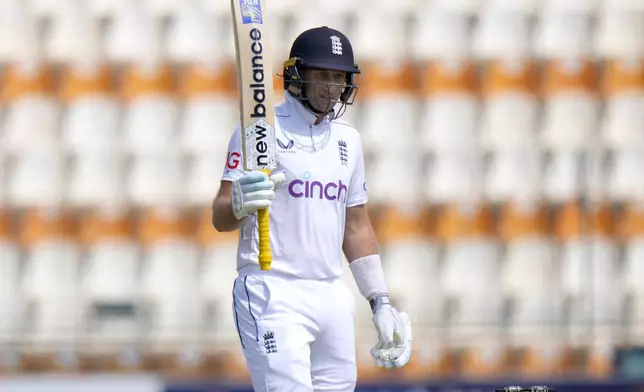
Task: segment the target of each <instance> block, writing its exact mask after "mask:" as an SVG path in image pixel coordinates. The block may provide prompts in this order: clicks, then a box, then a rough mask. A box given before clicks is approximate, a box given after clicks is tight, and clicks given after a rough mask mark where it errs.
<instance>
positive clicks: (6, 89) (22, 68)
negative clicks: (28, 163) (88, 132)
mask: <svg viewBox="0 0 644 392" xmlns="http://www.w3.org/2000/svg"><path fill="white" fill-rule="evenodd" d="M2 82H3V83H2V89H1V92H0V97H1V98H2V101H3V104H4V105H3V106H5V113H4V116H3V117H4V121H3V135H2V139H1V141H2V149H3V150H4V151H7V152H9V153H13V154H17V153H20V152H24V151H28V150H34V149H44V148H50V147H54V146H56V144H57V142H58V139H57V138H58V133H57V132H58V128H57V125H58V121H59V115H60V107H59V106H60V105H59V103H58V102H57V101H56V99H55V96H54V95H53V80H52V69H51V67H50V65H48V64H45V63H32V62H21V63H19V64H15V65H10V66H8V67H6V68H5V70H4V72H3V75H2Z"/></svg>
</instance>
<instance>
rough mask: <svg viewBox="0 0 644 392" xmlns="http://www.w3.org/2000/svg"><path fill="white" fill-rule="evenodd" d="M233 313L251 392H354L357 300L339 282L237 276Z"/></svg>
mask: <svg viewBox="0 0 644 392" xmlns="http://www.w3.org/2000/svg"><path fill="white" fill-rule="evenodd" d="M365 306H366V305H365ZM233 310H234V317H235V320H234V321H235V324H236V326H237V331H238V332H239V338H240V341H241V345H242V350H243V352H244V355H245V357H246V364H247V366H248V370H249V372H250V374H251V379H252V383H253V389H254V390H255V392H275V391H279V392H312V391H316V392H317V391H333V392H353V391H354V390H355V385H356V377H357V371H356V353H355V329H354V313H355V299H354V297H353V295H352V294H351V292H350V291H349V289H348V288H347V287H346V285H345V284H344V283H343V282H342V281H341V280H340V279H328V280H305V279H297V278H293V277H288V276H284V275H280V274H278V273H274V272H270V271H253V272H247V273H245V272H240V274H239V276H238V277H237V278H236V279H235V283H234V286H233Z"/></svg>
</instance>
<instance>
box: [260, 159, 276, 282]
mask: <svg viewBox="0 0 644 392" xmlns="http://www.w3.org/2000/svg"><path fill="white" fill-rule="evenodd" d="M262 172H264V173H266V175H270V170H262ZM257 223H258V231H259V268H260V270H262V271H269V270H270V269H271V263H272V261H273V254H272V252H271V236H270V226H269V219H268V208H263V209H261V210H258V211H257Z"/></svg>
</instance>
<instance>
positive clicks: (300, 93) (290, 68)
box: [284, 26, 360, 118]
mask: <svg viewBox="0 0 644 392" xmlns="http://www.w3.org/2000/svg"><path fill="white" fill-rule="evenodd" d="M306 69H325V70H332V71H343V72H346V73H347V78H346V80H345V89H344V91H343V93H342V95H341V96H340V101H341V103H342V105H343V107H344V105H351V104H353V100H354V99H355V95H356V93H357V90H358V86H357V85H356V84H355V81H354V75H355V74H359V73H360V68H359V67H358V65H357V64H356V62H355V58H354V53H353V46H352V45H351V42H350V41H349V39H348V38H347V37H346V36H345V35H344V34H342V33H341V32H339V31H338V30H334V29H331V28H329V27H327V26H321V27H316V28H313V29H309V30H306V31H304V32H303V33H302V34H300V35H299V36H298V37H297V38H296V39H295V41H294V42H293V46H292V47H291V51H290V54H289V59H288V60H286V61H285V62H284V89H285V90H286V91H288V92H289V93H290V94H291V95H293V96H294V97H295V98H297V99H298V100H299V101H300V102H302V103H303V104H304V105H307V103H306V101H307V100H306V96H305V94H304V90H303V88H302V86H303V84H304V83H306V81H304V80H302V77H301V71H303V70H306ZM337 117H339V116H338V115H336V118H337Z"/></svg>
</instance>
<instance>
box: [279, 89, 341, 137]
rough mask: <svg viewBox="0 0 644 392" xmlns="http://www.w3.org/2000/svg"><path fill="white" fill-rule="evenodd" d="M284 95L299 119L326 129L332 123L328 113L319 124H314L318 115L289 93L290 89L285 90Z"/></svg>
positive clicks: (292, 111) (314, 126)
mask: <svg viewBox="0 0 644 392" xmlns="http://www.w3.org/2000/svg"><path fill="white" fill-rule="evenodd" d="M284 95H285V97H286V101H287V102H288V103H289V105H290V106H291V113H293V115H294V116H295V117H296V118H297V120H299V121H302V122H304V123H305V124H306V125H308V126H313V128H322V129H326V128H328V127H329V125H330V124H331V121H330V120H329V115H327V116H325V117H324V119H323V120H322V121H321V122H320V123H319V124H318V125H313V124H314V123H315V121H316V120H317V118H318V116H317V115H316V114H314V113H313V112H311V111H310V110H309V109H307V108H306V107H305V106H304V105H302V103H301V102H300V101H298V100H297V99H295V97H293V96H292V95H291V94H289V92H288V91H285V92H284Z"/></svg>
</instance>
